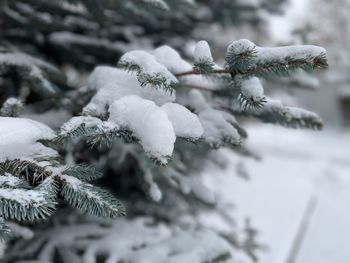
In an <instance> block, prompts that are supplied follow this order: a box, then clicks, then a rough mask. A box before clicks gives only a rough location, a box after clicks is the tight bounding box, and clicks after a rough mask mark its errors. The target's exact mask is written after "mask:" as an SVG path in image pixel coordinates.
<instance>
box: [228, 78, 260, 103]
mask: <svg viewBox="0 0 350 263" xmlns="http://www.w3.org/2000/svg"><path fill="white" fill-rule="evenodd" d="M234 81H235V84H236V85H237V86H238V87H239V88H240V90H241V93H240V94H239V97H238V101H239V103H240V105H241V107H243V108H253V109H258V110H259V109H262V108H263V107H264V104H265V103H266V98H265V96H264V88H263V86H262V85H261V82H260V80H259V79H258V78H257V77H250V78H242V77H240V76H239V75H238V76H236V78H235V80H234Z"/></svg>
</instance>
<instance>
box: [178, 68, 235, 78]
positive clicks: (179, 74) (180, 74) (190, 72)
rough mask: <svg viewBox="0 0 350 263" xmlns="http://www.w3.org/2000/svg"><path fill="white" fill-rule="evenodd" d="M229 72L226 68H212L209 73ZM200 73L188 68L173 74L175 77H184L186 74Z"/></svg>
mask: <svg viewBox="0 0 350 263" xmlns="http://www.w3.org/2000/svg"><path fill="white" fill-rule="evenodd" d="M230 73H231V72H229V71H228V70H227V69H214V70H213V71H212V72H211V74H230ZM199 74H201V73H200V72H198V71H194V70H190V71H185V72H182V73H177V74H175V76H176V77H178V78H179V77H184V76H188V75H199Z"/></svg>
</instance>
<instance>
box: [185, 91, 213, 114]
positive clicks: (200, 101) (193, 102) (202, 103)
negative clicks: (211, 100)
mask: <svg viewBox="0 0 350 263" xmlns="http://www.w3.org/2000/svg"><path fill="white" fill-rule="evenodd" d="M181 102H182V104H184V105H186V106H190V107H191V108H193V109H194V110H195V111H196V112H200V111H203V110H205V109H208V108H210V105H209V104H208V103H207V101H206V99H205V98H204V96H203V94H202V93H201V92H200V91H199V90H195V89H192V90H191V91H190V92H189V93H188V94H187V95H186V96H184V97H181Z"/></svg>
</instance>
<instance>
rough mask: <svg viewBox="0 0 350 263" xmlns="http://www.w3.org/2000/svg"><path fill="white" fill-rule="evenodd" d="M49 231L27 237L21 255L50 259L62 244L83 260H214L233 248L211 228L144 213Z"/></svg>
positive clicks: (90, 262)
mask: <svg viewBox="0 0 350 263" xmlns="http://www.w3.org/2000/svg"><path fill="white" fill-rule="evenodd" d="M51 231H52V232H53V233H52V234H50V235H48V234H47V232H42V233H39V234H38V235H39V238H38V239H37V240H35V241H37V242H34V243H35V244H34V243H32V242H28V241H27V242H26V243H27V244H26V245H25V246H24V247H23V250H22V251H23V252H22V255H23V256H27V257H28V256H29V254H30V253H33V251H34V252H38V259H40V260H41V261H52V260H53V259H54V257H55V256H57V251H60V248H63V247H64V248H65V250H64V251H65V253H70V254H72V255H73V256H74V255H76V256H77V255H78V253H82V260H83V262H85V263H94V262H96V261H97V259H98V258H99V256H101V255H103V256H105V257H106V261H107V262H130V263H136V262H142V261H144V260H147V261H148V262H152V263H164V262H169V263H170V262H174V263H175V262H191V263H202V262H213V263H214V262H231V256H232V255H231V253H232V251H233V249H232V248H231V246H230V244H229V243H228V241H226V240H225V239H224V238H223V237H221V236H220V235H219V234H218V233H216V232H214V231H211V230H206V229H202V228H199V229H191V228H190V229H182V228H180V227H171V226H169V225H166V224H163V223H158V222H156V221H154V220H152V218H146V217H139V218H137V219H128V220H124V219H120V220H116V221H114V222H112V224H111V225H109V226H102V225H98V224H91V223H88V222H87V223H81V224H79V225H78V224H76V225H69V226H58V227H57V228H56V229H53V230H51ZM91 237H94V238H91ZM23 245H24V244H23ZM39 247H40V251H38V248H39ZM76 247H79V251H78V250H77V249H76Z"/></svg>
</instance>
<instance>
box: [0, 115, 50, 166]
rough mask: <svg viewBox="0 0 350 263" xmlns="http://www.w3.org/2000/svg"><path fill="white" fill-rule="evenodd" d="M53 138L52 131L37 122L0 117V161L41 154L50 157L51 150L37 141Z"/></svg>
mask: <svg viewBox="0 0 350 263" xmlns="http://www.w3.org/2000/svg"><path fill="white" fill-rule="evenodd" d="M54 136H55V134H54V132H53V130H51V129H50V128H49V127H47V126H46V125H44V124H41V123H39V122H36V121H33V120H30V119H24V118H10V117H0V160H4V159H13V158H20V157H26V156H28V155H33V154H39V153H43V152H47V153H50V155H51V154H53V150H51V149H49V148H47V147H44V146H43V145H41V144H40V143H38V142H37V141H38V140H40V139H52V138H54Z"/></svg>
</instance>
